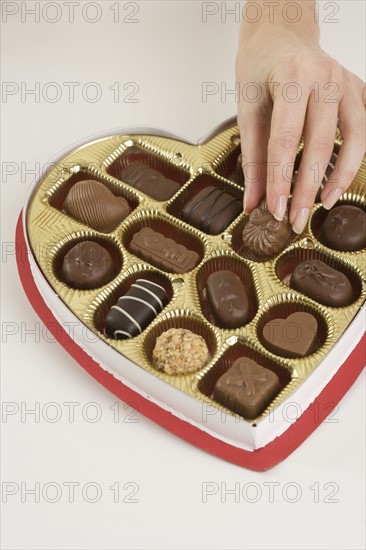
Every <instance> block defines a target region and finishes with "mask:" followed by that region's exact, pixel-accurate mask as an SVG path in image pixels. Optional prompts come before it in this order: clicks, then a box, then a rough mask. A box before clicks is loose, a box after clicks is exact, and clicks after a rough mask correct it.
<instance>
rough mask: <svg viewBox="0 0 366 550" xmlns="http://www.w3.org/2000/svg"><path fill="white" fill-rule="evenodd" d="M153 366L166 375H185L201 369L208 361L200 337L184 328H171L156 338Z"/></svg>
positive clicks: (208, 357) (203, 342)
mask: <svg viewBox="0 0 366 550" xmlns="http://www.w3.org/2000/svg"><path fill="white" fill-rule="evenodd" d="M152 356H153V364H154V367H155V368H156V369H158V370H162V371H164V372H166V373H167V374H187V373H189V372H196V371H198V370H199V369H202V368H203V367H204V366H205V365H207V363H208V362H209V360H210V353H209V351H208V347H207V344H206V342H205V341H204V339H203V338H202V336H199V335H198V334H195V333H194V332H191V331H190V330H187V329H184V328H171V329H169V330H167V331H166V332H163V333H162V334H161V335H160V336H158V337H157V339H156V343H155V347H154V350H153V355H152Z"/></svg>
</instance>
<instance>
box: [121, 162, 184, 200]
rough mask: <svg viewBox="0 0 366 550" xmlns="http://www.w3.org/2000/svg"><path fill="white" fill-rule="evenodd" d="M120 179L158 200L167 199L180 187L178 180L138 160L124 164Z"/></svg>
mask: <svg viewBox="0 0 366 550" xmlns="http://www.w3.org/2000/svg"><path fill="white" fill-rule="evenodd" d="M120 179H121V180H123V181H124V182H126V183H128V184H129V185H132V186H133V187H135V188H136V189H139V190H140V191H142V192H143V193H146V195H149V196H150V197H152V198H153V199H156V200H158V201H167V200H169V199H170V198H171V197H172V196H173V195H174V193H176V192H177V191H178V189H180V184H179V183H178V182H176V181H173V180H171V179H169V178H167V177H165V176H164V174H162V173H161V172H159V171H158V170H155V168H151V166H148V165H147V164H145V163H143V162H140V161H137V162H132V163H131V164H128V165H127V166H125V167H124V168H123V169H122V172H121V174H120Z"/></svg>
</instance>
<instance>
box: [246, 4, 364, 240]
mask: <svg viewBox="0 0 366 550" xmlns="http://www.w3.org/2000/svg"><path fill="white" fill-rule="evenodd" d="M256 3H257V4H258V2H256ZM280 4H283V3H280ZM301 4H302V5H303V6H304V9H303V16H302V18H301V20H300V21H299V22H297V23H294V24H291V23H288V22H286V21H283V18H282V16H281V11H280V8H279V9H278V12H277V17H275V18H274V21H273V22H272V23H271V22H270V21H269V19H268V20H267V19H266V13H265V8H263V12H262V17H261V20H259V21H258V22H256V23H248V22H246V21H243V23H242V26H241V30H240V43H239V51H238V56H237V62H236V74H237V82H239V84H240V102H239V110H238V124H239V128H240V135H241V148H242V154H243V170H244V176H245V196H244V210H245V211H246V212H251V211H252V210H253V209H254V208H255V207H256V206H257V205H258V204H259V202H260V200H261V199H262V198H263V197H264V195H266V198H267V204H268V208H269V210H270V211H271V212H272V214H273V215H274V216H275V218H276V219H278V220H281V219H282V218H283V216H284V214H285V210H286V207H287V200H288V196H289V193H290V186H291V180H292V172H293V165H294V161H295V157H296V153H297V148H298V145H299V142H300V139H301V136H302V135H303V136H304V142H305V146H304V151H303V154H302V160H301V165H300V170H299V174H298V177H297V180H296V184H295V188H294V190H293V197H292V201H291V210H290V222H291V224H292V226H293V230H294V231H295V232H296V233H301V232H302V231H303V229H304V227H305V225H306V222H307V220H308V217H309V214H310V211H311V208H312V206H313V204H314V200H315V197H316V194H317V192H318V190H319V186H320V184H321V182H322V180H323V177H324V174H325V170H326V167H327V165H328V162H329V160H330V157H331V154H332V151H333V145H334V137H335V133H336V128H337V121H338V118H339V127H340V130H341V134H342V137H343V140H344V143H343V145H342V147H341V149H340V153H339V156H338V160H337V162H336V165H335V169H334V171H333V173H332V174H331V175H330V177H329V179H328V181H327V183H326V185H325V186H324V189H323V191H322V193H321V201H322V203H323V206H324V208H326V209H330V208H331V207H332V206H333V205H334V204H335V202H336V201H337V200H338V198H339V197H340V195H341V194H342V193H344V191H345V190H346V189H347V188H348V186H349V185H350V184H351V183H352V180H353V179H354V177H355V175H356V173H357V170H358V168H359V166H360V163H361V161H362V158H363V155H364V153H365V88H364V84H363V82H362V81H361V80H360V79H359V78H357V77H356V76H355V75H354V74H352V73H351V72H349V71H347V69H345V68H344V67H342V66H341V65H339V63H337V62H336V61H335V60H334V59H332V58H331V57H329V56H328V55H327V54H326V53H325V52H323V51H322V50H321V48H320V46H319V29H318V25H317V24H316V23H315V22H314V13H313V12H311V11H310V10H308V12H309V13H307V12H306V11H305V5H306V4H308V2H302V3H301ZM312 4H313V2H312ZM307 7H309V6H307ZM267 15H268V17H269V13H268V14H267ZM275 15H276V14H275Z"/></svg>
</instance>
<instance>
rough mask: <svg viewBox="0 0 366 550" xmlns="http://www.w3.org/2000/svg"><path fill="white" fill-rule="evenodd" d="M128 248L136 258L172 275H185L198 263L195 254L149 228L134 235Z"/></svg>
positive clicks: (197, 257)
mask: <svg viewBox="0 0 366 550" xmlns="http://www.w3.org/2000/svg"><path fill="white" fill-rule="evenodd" d="M130 248H131V251H132V252H133V253H134V254H136V256H139V257H140V258H142V259H143V260H145V261H147V262H150V263H152V264H153V265H155V266H156V267H159V268H160V269H163V270H164V271H170V272H172V273H186V272H187V271H190V270H191V269H193V268H194V267H196V265H197V264H198V263H199V255H198V254H197V252H194V251H193V250H188V249H187V248H186V247H185V246H183V245H182V244H177V243H176V242H175V241H173V239H168V238H167V237H165V236H164V235H162V234H161V233H158V232H157V231H154V230H153V229H151V228H150V227H143V228H142V229H140V231H138V232H137V233H135V234H134V236H133V237H132V241H131V243H130Z"/></svg>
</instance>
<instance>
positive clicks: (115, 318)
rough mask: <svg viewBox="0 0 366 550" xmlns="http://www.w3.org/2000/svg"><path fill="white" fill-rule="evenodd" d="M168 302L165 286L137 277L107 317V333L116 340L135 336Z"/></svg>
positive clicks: (105, 328) (105, 329)
mask: <svg viewBox="0 0 366 550" xmlns="http://www.w3.org/2000/svg"><path fill="white" fill-rule="evenodd" d="M167 303H168V295H167V293H166V291H165V288H164V287H162V286H160V285H158V284H157V283H153V282H152V281H148V280H147V279H137V281H136V282H135V283H133V284H132V285H131V287H130V289H129V290H128V291H127V292H126V294H124V295H123V296H121V297H120V298H119V299H118V302H117V304H115V305H113V306H112V307H111V309H110V310H109V313H108V314H107V317H106V319H105V326H104V332H105V335H106V336H108V337H109V338H113V339H114V340H123V339H125V338H133V337H134V336H137V335H138V334H140V333H141V332H142V331H143V330H145V328H146V327H147V326H148V325H149V324H150V323H151V322H152V321H153V320H154V319H155V317H156V316H157V315H158V314H159V313H160V312H161V311H162V310H163V308H164V307H165V306H166V304H167Z"/></svg>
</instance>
